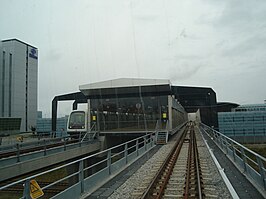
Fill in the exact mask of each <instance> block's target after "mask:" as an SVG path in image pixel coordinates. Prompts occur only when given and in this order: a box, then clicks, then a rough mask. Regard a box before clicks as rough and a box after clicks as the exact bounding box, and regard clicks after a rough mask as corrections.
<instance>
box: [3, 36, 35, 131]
mask: <svg viewBox="0 0 266 199" xmlns="http://www.w3.org/2000/svg"><path fill="white" fill-rule="evenodd" d="M37 82H38V50H37V48H36V47H34V46H32V45H29V44H27V43H24V42H22V41H20V40H17V39H9V40H3V41H2V42H1V43H0V119H2V120H8V119H11V118H17V119H18V118H20V120H21V125H20V132H26V131H30V130H31V127H36V119H37V86H38V84H37Z"/></svg>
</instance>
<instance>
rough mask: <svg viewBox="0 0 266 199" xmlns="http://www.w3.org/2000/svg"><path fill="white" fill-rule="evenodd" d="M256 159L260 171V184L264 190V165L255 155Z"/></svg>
mask: <svg viewBox="0 0 266 199" xmlns="http://www.w3.org/2000/svg"><path fill="white" fill-rule="evenodd" d="M256 159H257V163H258V166H259V171H260V177H261V181H262V184H263V186H264V190H266V181H265V180H266V179H265V178H266V176H265V173H264V165H263V163H262V161H261V159H260V158H259V157H258V156H256Z"/></svg>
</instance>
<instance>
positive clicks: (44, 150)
mask: <svg viewBox="0 0 266 199" xmlns="http://www.w3.org/2000/svg"><path fill="white" fill-rule="evenodd" d="M43 143H44V148H43V155H44V156H46V141H45V140H43Z"/></svg>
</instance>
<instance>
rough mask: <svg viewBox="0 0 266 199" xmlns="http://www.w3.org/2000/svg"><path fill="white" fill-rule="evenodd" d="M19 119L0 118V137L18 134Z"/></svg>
mask: <svg viewBox="0 0 266 199" xmlns="http://www.w3.org/2000/svg"><path fill="white" fill-rule="evenodd" d="M20 125H21V118H0V136H2V135H10V134H16V133H19V132H20Z"/></svg>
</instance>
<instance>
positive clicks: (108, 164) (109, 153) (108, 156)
mask: <svg viewBox="0 0 266 199" xmlns="http://www.w3.org/2000/svg"><path fill="white" fill-rule="evenodd" d="M111 165H112V162H111V150H109V151H108V152H107V167H108V170H109V175H110V174H111Z"/></svg>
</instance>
